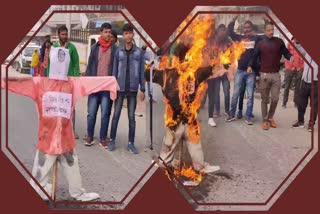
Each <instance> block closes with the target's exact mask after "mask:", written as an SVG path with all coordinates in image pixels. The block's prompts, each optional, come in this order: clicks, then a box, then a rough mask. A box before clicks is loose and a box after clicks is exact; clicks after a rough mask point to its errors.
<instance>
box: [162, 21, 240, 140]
mask: <svg viewBox="0 0 320 214" xmlns="http://www.w3.org/2000/svg"><path fill="white" fill-rule="evenodd" d="M213 29H214V17H213V15H198V16H197V17H196V18H195V19H194V20H193V21H192V22H191V24H190V25H189V26H188V27H187V28H186V30H185V31H184V32H183V33H182V34H181V36H180V37H179V38H178V39H177V44H180V43H183V44H184V45H186V46H187V47H190V48H189V50H188V51H187V53H186V55H185V57H184V59H179V57H177V56H168V55H165V56H163V57H162V58H161V61H160V63H159V69H165V68H170V67H171V68H176V69H177V72H178V73H179V79H178V90H179V100H180V105H181V111H182V112H181V114H182V115H183V116H185V118H188V130H187V132H188V137H189V140H190V141H191V142H192V143H198V142H199V141H200V124H199V122H198V121H197V111H198V109H199V108H200V105H201V101H202V98H203V96H204V94H205V92H206V89H207V84H206V82H203V83H201V84H200V85H199V86H198V89H197V90H195V82H196V76H195V74H196V71H197V69H198V68H199V67H201V66H204V65H217V64H224V65H230V64H236V63H237V60H238V59H239V57H240V56H241V54H242V53H243V52H244V50H245V47H244V45H243V44H242V43H233V44H232V45H231V46H230V47H229V48H228V49H227V50H225V51H224V52H223V53H220V54H219V55H218V56H217V57H216V58H213V59H210V52H212V50H213V49H214V47H209V48H207V46H208V44H207V43H208V41H209V38H210V37H211V34H212V33H213ZM206 49H207V50H206ZM192 94H195V98H194V99H193V100H190V95H192ZM165 103H166V111H165V115H164V119H165V124H166V127H170V126H173V125H177V124H178V122H177V121H175V120H174V119H173V111H172V109H171V107H170V106H169V105H168V102H167V100H165Z"/></svg>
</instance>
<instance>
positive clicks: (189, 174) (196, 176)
mask: <svg viewBox="0 0 320 214" xmlns="http://www.w3.org/2000/svg"><path fill="white" fill-rule="evenodd" d="M173 174H174V175H175V176H176V177H183V178H185V179H187V180H188V181H194V182H197V183H198V184H199V183H201V181H202V180H203V176H204V173H198V172H196V171H195V170H194V169H193V168H192V166H189V167H188V166H186V165H184V166H183V167H182V168H181V170H178V169H174V171H173ZM165 175H166V176H168V178H169V179H170V180H171V176H170V174H169V172H168V171H167V170H165Z"/></svg>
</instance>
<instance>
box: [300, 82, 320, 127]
mask: <svg viewBox="0 0 320 214" xmlns="http://www.w3.org/2000/svg"><path fill="white" fill-rule="evenodd" d="M300 84H301V85H300V87H299V100H298V120H299V122H302V123H304V115H305V113H306V109H307V106H308V102H309V100H310V107H313V112H314V113H313V118H312V117H311V116H312V115H311V114H312V111H310V120H309V123H310V124H312V125H314V124H315V121H316V120H317V117H318V81H314V84H313V87H314V90H313V91H314V92H313V100H312V101H313V106H311V97H312V94H311V89H312V85H311V83H306V82H305V81H303V80H301V83H300ZM312 119H313V120H312Z"/></svg>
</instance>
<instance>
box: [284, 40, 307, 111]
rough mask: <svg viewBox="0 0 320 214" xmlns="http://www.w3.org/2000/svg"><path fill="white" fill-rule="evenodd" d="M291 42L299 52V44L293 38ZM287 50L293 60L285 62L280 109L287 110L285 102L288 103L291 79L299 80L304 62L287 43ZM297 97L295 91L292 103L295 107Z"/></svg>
mask: <svg viewBox="0 0 320 214" xmlns="http://www.w3.org/2000/svg"><path fill="white" fill-rule="evenodd" d="M291 41H292V43H293V44H294V46H296V47H297V48H298V50H301V45H300V44H299V42H297V41H296V39H295V38H294V37H292V38H291ZM288 50H289V51H290V53H291V54H292V55H293V60H292V62H290V61H288V60H286V61H285V67H286V75H285V87H284V93H283V103H282V108H287V102H288V97H289V91H290V86H291V83H292V81H293V79H296V80H297V81H299V80H300V79H301V74H302V71H303V65H304V61H303V59H302V57H301V56H300V55H299V52H298V51H296V49H295V48H294V47H293V46H292V45H291V43H288ZM298 79H299V80H298ZM295 85H296V84H295ZM297 95H298V94H297V93H296V90H295V96H294V97H295V98H294V101H295V104H296V105H297V102H296V101H297V98H296V96H297Z"/></svg>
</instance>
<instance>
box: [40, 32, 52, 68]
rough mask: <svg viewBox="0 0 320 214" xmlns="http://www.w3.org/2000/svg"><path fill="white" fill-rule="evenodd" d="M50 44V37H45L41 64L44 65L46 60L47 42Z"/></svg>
mask: <svg viewBox="0 0 320 214" xmlns="http://www.w3.org/2000/svg"><path fill="white" fill-rule="evenodd" d="M48 41H49V42H50V35H46V36H45V37H44V42H43V44H42V46H41V49H40V61H41V63H43V61H44V60H45V54H46V49H47V42H48Z"/></svg>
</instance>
